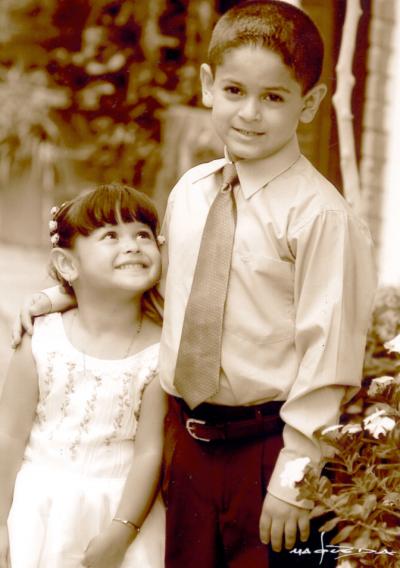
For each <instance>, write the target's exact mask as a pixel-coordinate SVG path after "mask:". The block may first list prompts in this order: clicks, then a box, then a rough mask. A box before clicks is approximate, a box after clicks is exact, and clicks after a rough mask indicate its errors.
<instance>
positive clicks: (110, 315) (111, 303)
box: [77, 294, 143, 335]
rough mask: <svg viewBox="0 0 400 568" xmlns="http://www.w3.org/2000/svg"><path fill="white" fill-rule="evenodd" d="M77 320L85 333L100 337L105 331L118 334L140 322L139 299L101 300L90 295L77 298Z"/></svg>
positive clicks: (108, 297)
mask: <svg viewBox="0 0 400 568" xmlns="http://www.w3.org/2000/svg"><path fill="white" fill-rule="evenodd" d="M77 303H78V309H77V310H78V318H79V321H80V324H81V326H82V327H83V328H85V329H86V331H87V332H88V333H90V334H93V335H100V334H102V333H104V331H105V330H107V331H109V332H117V333H118V334H121V333H124V332H125V331H127V332H128V333H129V331H130V330H131V329H132V328H133V327H137V325H139V324H140V322H141V321H142V317H143V315H142V310H141V297H140V296H139V297H135V298H129V299H126V300H124V299H121V298H118V297H116V295H111V294H110V295H108V296H107V297H103V298H101V299H99V298H96V297H93V296H91V295H90V294H88V295H85V296H84V297H82V295H81V296H80V297H79V295H78V296H77Z"/></svg>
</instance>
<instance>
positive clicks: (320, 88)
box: [300, 83, 328, 124]
mask: <svg viewBox="0 0 400 568" xmlns="http://www.w3.org/2000/svg"><path fill="white" fill-rule="evenodd" d="M327 90H328V89H327V86H326V85H325V84H324V83H319V84H318V85H315V87H313V88H312V89H310V90H309V91H308V92H307V93H306V94H305V95H304V97H303V103H304V106H303V110H302V111H301V115H300V122H304V123H306V124H308V123H309V122H311V121H312V120H313V118H314V116H315V115H316V114H317V111H318V109H319V105H320V104H321V101H322V99H323V98H324V96H325V95H326V92H327Z"/></svg>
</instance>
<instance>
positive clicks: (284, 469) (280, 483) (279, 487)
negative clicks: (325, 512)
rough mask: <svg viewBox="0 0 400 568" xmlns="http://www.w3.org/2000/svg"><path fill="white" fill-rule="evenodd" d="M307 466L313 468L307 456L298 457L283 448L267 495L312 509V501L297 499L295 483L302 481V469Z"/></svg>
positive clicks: (297, 490) (297, 493)
mask: <svg viewBox="0 0 400 568" xmlns="http://www.w3.org/2000/svg"><path fill="white" fill-rule="evenodd" d="M308 464H312V465H314V466H315V464H313V462H312V461H311V459H310V458H309V457H307V456H301V455H298V454H296V453H295V452H293V451H290V450H287V449H285V448H284V449H283V450H281V453H280V454H279V456H278V459H277V461H276V464H275V468H274V471H273V472H272V475H271V479H270V480H269V485H268V493H269V494H270V495H273V496H274V497H276V498H277V499H280V500H281V501H285V502H286V503H290V504H291V505H295V506H296V507H302V508H304V509H312V508H313V506H314V503H313V502H312V501H310V500H309V499H298V498H297V497H298V495H299V489H298V487H297V485H296V482H300V481H301V480H302V479H303V476H304V469H305V468H306V466H307V465H308Z"/></svg>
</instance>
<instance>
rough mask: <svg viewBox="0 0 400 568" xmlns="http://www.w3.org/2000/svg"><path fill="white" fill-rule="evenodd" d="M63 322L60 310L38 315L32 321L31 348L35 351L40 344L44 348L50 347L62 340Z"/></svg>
mask: <svg viewBox="0 0 400 568" xmlns="http://www.w3.org/2000/svg"><path fill="white" fill-rule="evenodd" d="M62 337H63V323H62V315H61V313H60V312H54V313H52V314H46V315H44V316H38V317H36V318H35V321H34V323H33V334H32V349H33V350H34V351H35V350H36V349H37V348H39V347H40V346H44V347H46V350H48V349H52V348H53V347H54V346H55V345H59V344H60V342H62Z"/></svg>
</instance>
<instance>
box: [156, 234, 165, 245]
mask: <svg viewBox="0 0 400 568" xmlns="http://www.w3.org/2000/svg"><path fill="white" fill-rule="evenodd" d="M157 242H158V244H159V245H160V246H162V245H163V244H165V237H164V235H158V237H157Z"/></svg>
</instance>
